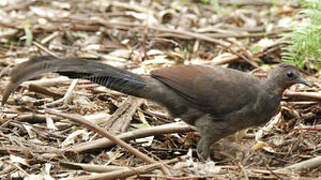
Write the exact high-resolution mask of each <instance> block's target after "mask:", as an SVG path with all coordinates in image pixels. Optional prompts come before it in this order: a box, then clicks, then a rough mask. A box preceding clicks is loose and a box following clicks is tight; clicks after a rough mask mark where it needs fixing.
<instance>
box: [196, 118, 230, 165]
mask: <svg viewBox="0 0 321 180" xmlns="http://www.w3.org/2000/svg"><path fill="white" fill-rule="evenodd" d="M227 125H228V124H227V123H226V122H224V121H222V120H218V121H215V120H213V119H212V118H211V117H210V116H209V115H204V116H202V117H201V118H199V119H197V120H196V121H195V126H196V127H197V129H198V131H199V132H200V134H201V140H200V142H199V143H198V145H197V154H198V157H199V158H200V159H201V160H202V161H204V160H207V159H208V158H209V156H210V147H211V145H212V144H214V143H215V142H217V141H218V140H220V139H221V138H223V137H224V136H225V135H226V133H225V132H224V130H225V129H227V127H226V126H227Z"/></svg>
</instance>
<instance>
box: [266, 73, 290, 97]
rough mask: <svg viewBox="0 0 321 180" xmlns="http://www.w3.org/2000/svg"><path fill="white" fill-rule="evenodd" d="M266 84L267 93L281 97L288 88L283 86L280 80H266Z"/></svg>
mask: <svg viewBox="0 0 321 180" xmlns="http://www.w3.org/2000/svg"><path fill="white" fill-rule="evenodd" d="M264 84H265V89H266V91H268V92H270V93H271V94H273V95H276V96H280V97H281V96H282V94H283V92H284V90H285V89H286V87H283V86H281V83H279V82H278V80H276V79H274V78H268V79H266V80H265V82H264Z"/></svg>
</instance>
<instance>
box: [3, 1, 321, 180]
mask: <svg viewBox="0 0 321 180" xmlns="http://www.w3.org/2000/svg"><path fill="white" fill-rule="evenodd" d="M217 2H218V3H219V4H218V6H217V5H215V4H206V3H202V2H200V1H192V0H174V1H170V0H163V1H159V0H141V1H134V0H131V1H108V0H70V1H64V0H53V1H49V0H28V1H25V0H1V1H0V70H1V71H0V72H1V73H0V75H1V78H0V92H3V91H4V88H5V86H6V84H7V83H8V82H9V77H8V75H7V74H8V72H9V71H10V69H11V68H12V67H13V66H15V65H16V64H18V63H21V62H24V61H26V60H28V59H29V58H30V57H32V56H39V55H53V56H58V57H71V56H73V57H81V58H87V59H89V60H92V61H99V62H101V63H106V64H110V65H112V66H115V67H118V68H122V69H126V70H129V71H132V72H135V73H137V74H148V73H149V72H150V71H151V70H154V69H158V68H162V67H168V66H174V65H179V64H208V65H220V66H224V67H229V68H235V69H238V70H242V71H245V72H248V73H251V74H254V75H256V76H258V77H262V78H264V77H265V76H266V72H268V70H269V69H271V68H273V66H274V65H275V64H278V63H280V62H281V53H282V50H283V48H284V47H285V46H286V43H285V42H284V38H283V36H282V35H283V34H284V33H286V32H289V31H290V24H291V23H292V22H300V21H301V20H302V18H303V17H304V16H302V15H300V14H298V12H299V11H301V10H302V8H301V7H299V6H297V5H295V4H294V2H293V1H286V0H284V1H282V0H281V1H277V2H275V1H248V0H228V1H227V0H218V1H217ZM304 74H305V75H306V78H307V79H308V80H309V81H310V82H312V83H313V84H314V87H312V88H309V87H305V86H303V85H294V86H292V87H291V88H289V89H288V90H287V91H286V92H285V94H284V97H283V98H282V103H281V108H280V113H279V114H278V115H276V116H275V117H274V118H273V119H272V120H271V122H269V124H268V125H266V126H264V127H255V128H249V129H247V130H246V131H245V132H243V133H238V134H237V135H236V136H231V137H228V138H224V139H222V140H221V141H220V142H219V143H217V144H216V145H215V146H214V147H213V155H212V160H213V161H206V162H200V161H199V160H198V158H197V155H196V153H195V148H196V144H197V142H198V141H199V134H198V133H197V132H195V131H193V130H192V128H190V127H189V126H187V125H186V124H184V123H182V122H177V121H179V120H177V119H173V118H171V117H170V116H169V115H168V114H167V112H166V110H164V109H163V108H162V107H160V106H158V105H157V104H155V103H153V102H149V101H146V100H142V99H138V98H133V97H128V96H127V95H124V94H121V93H118V92H115V91H111V90H108V89H107V88H105V87H102V86H99V85H97V84H94V83H91V82H89V81H86V80H78V81H73V80H71V79H68V78H66V77H64V76H59V75H57V74H45V75H43V76H41V77H38V78H35V79H33V80H32V81H27V82H25V83H23V84H22V85H21V86H19V88H18V89H17V90H16V91H15V92H14V93H13V95H11V96H10V98H9V100H8V103H7V104H6V105H4V106H2V107H0V120H1V126H0V140H1V144H0V154H1V156H0V159H1V161H0V177H1V179H16V178H17V179H21V178H24V179H117V178H119V179H125V178H132V179H177V180H178V179H180V180H181V179H207V178H208V179H318V177H321V165H320V156H321V106H320V100H321V97H320V93H318V92H320V89H321V80H320V78H319V76H320V74H317V73H315V71H314V72H313V71H306V70H305V71H304ZM75 83H77V84H76V86H73V85H75ZM68 89H70V91H69V92H68ZM65 94H67V96H66V97H67V100H66V101H64V100H60V99H61V98H62V97H63V96H64V95H65ZM52 111H54V112H52ZM68 116H71V117H68ZM71 118H75V119H85V120H88V121H90V122H91V123H93V124H96V125H99V126H100V127H102V128H103V129H105V130H108V132H110V133H112V134H114V135H121V136H123V137H126V138H127V139H126V142H128V143H129V144H130V145H132V146H133V147H134V148H136V149H138V150H139V151H140V152H143V153H144V154H146V155H148V156H149V157H152V158H153V159H154V160H155V162H154V163H148V162H145V161H144V160H141V159H140V158H138V157H137V156H135V155H133V154H132V153H129V152H128V151H126V150H125V149H123V148H122V147H120V146H119V145H115V144H114V143H113V142H111V141H108V140H107V139H106V138H105V137H102V136H101V134H98V133H97V130H93V129H91V130H90V129H88V126H83V125H82V124H78V123H75V122H73V121H70V119H71ZM129 132H134V133H129ZM240 134H242V137H243V136H244V137H243V138H240V137H241V135H240ZM314 158H319V159H315V162H314V164H313V163H312V164H311V162H309V161H307V160H311V159H314ZM300 162H304V163H305V164H304V166H302V165H301V164H299V163H300ZM159 163H161V164H163V165H165V168H163V169H160V168H159V166H160V164H159ZM293 166H294V168H292V169H290V168H289V167H293ZM306 167H309V168H306ZM164 169H167V170H168V171H169V172H168V173H167V174H164V172H162V170H163V171H165V172H166V170H164Z"/></svg>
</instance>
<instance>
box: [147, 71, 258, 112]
mask: <svg viewBox="0 0 321 180" xmlns="http://www.w3.org/2000/svg"><path fill="white" fill-rule="evenodd" d="M151 75H152V77H154V78H156V79H158V80H159V81H161V82H162V83H164V84H165V85H167V86H168V87H170V88H171V89H173V90H174V91H176V92H177V93H178V94H180V95H181V96H182V97H183V98H184V99H185V100H187V101H188V102H189V103H191V104H192V105H194V107H195V108H197V109H199V110H201V111H203V112H206V113H210V114H212V115H213V116H216V117H220V116H224V115H226V114H229V113H233V112H236V111H238V110H240V109H242V108H244V107H245V106H247V105H248V104H253V103H255V102H256V99H257V94H258V89H259V88H260V86H259V83H260V81H259V80H258V79H256V78H255V77H252V76H250V75H248V74H246V73H243V72H240V71H236V70H232V69H227V68H222V67H218V66H200V65H193V66H176V67H171V68H165V69H160V70H155V71H152V72H151Z"/></svg>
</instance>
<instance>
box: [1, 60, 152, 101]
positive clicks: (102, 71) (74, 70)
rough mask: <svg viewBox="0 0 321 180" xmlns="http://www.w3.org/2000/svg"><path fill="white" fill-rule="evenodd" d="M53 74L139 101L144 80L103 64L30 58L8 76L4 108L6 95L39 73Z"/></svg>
mask: <svg viewBox="0 0 321 180" xmlns="http://www.w3.org/2000/svg"><path fill="white" fill-rule="evenodd" d="M49 72H56V73H59V74H61V75H64V76H67V77H69V78H80V79H88V80H90V81H92V82H95V83H97V84H100V85H103V86H105V87H107V88H109V89H112V90H116V91H119V92H123V93H125V94H129V95H133V96H138V97H141V96H142V95H141V94H142V91H140V90H141V89H143V88H144V87H145V86H146V82H145V79H144V78H143V77H141V76H139V75H137V74H134V73H131V72H129V71H125V70H122V69H118V68H115V67H112V66H109V65H106V64H101V63H97V62H92V61H89V60H83V59H79V58H63V59H60V58H56V57H53V56H40V57H33V58H31V59H30V60H29V61H26V62H24V63H21V64H19V65H17V66H16V67H15V68H14V69H13V70H12V71H11V74H10V77H11V79H10V82H9V84H8V85H7V87H6V89H5V92H4V93H3V97H2V104H5V103H6V102H7V100H8V97H9V96H10V94H11V93H12V92H13V91H14V90H15V89H16V88H17V87H18V86H19V85H20V84H21V83H22V82H24V81H27V80H30V79H31V78H33V77H36V76H38V75H40V74H43V73H49Z"/></svg>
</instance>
